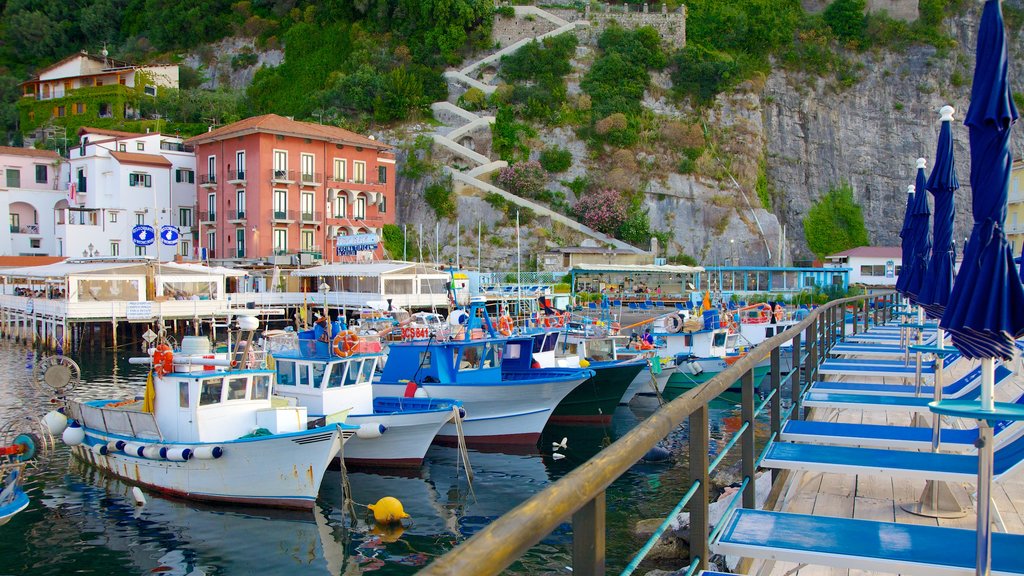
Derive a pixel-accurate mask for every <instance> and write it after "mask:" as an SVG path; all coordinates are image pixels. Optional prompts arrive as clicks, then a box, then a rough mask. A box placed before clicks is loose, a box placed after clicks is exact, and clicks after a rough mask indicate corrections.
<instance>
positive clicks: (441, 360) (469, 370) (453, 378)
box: [381, 338, 506, 384]
mask: <svg viewBox="0 0 1024 576" xmlns="http://www.w3.org/2000/svg"><path fill="white" fill-rule="evenodd" d="M505 342H506V340H505V339H504V338H488V339H483V340H456V341H451V342H438V341H434V340H413V341H409V342H395V343H392V344H391V348H390V350H389V352H388V359H387V362H386V363H385V364H384V373H383V375H382V376H381V381H382V382H389V383H391V382H398V381H400V380H410V381H414V382H417V383H423V382H426V383H440V384H467V383H473V384H480V383H487V382H494V383H495V384H497V383H499V382H501V364H502V358H503V356H504V350H505Z"/></svg>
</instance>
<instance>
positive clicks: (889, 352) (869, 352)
mask: <svg viewBox="0 0 1024 576" xmlns="http://www.w3.org/2000/svg"><path fill="white" fill-rule="evenodd" d="M934 342H935V339H934V338H932V339H929V340H925V341H924V342H922V344H923V345H924V346H929V345H931V344H933V343H934ZM828 353H829V354H832V355H834V356H881V357H883V358H903V357H905V356H906V355H907V349H906V348H904V347H902V346H900V345H899V344H863V343H859V342H840V343H839V344H836V345H835V346H833V347H832V348H831V349H829V351H828ZM910 354H911V355H913V353H912V352H911V353H910Z"/></svg>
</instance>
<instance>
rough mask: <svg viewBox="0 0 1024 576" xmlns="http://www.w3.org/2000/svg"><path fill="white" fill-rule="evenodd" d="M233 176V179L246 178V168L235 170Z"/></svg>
mask: <svg viewBox="0 0 1024 576" xmlns="http://www.w3.org/2000/svg"><path fill="white" fill-rule="evenodd" d="M232 176H234V178H232V180H236V181H237V180H245V170H235V172H234V174H232Z"/></svg>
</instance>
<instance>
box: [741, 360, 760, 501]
mask: <svg viewBox="0 0 1024 576" xmlns="http://www.w3.org/2000/svg"><path fill="white" fill-rule="evenodd" d="M740 383H741V385H742V387H743V390H742V393H741V394H742V399H741V401H740V404H741V408H740V412H741V417H742V418H743V423H744V424H745V425H746V426H747V429H746V430H744V431H743V438H742V439H741V440H740V444H742V456H741V458H742V459H743V478H744V479H746V480H749V482H748V483H747V487H746V488H745V489H744V490H743V507H744V508H756V507H757V504H756V501H755V499H754V460H755V459H756V456H755V454H754V452H755V446H754V370H753V369H750V370H747V371H746V372H745V373H744V374H743V377H742V378H741V379H740Z"/></svg>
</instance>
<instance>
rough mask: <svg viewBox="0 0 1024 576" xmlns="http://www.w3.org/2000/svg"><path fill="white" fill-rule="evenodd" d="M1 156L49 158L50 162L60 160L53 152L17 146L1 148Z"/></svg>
mask: <svg viewBox="0 0 1024 576" xmlns="http://www.w3.org/2000/svg"><path fill="white" fill-rule="evenodd" d="M0 154H9V155H11V156H31V157H33V158H47V159H49V160H60V156H59V155H58V154H57V153H56V152H54V151H53V150H38V149H36V148H20V147H17V146H0Z"/></svg>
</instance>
